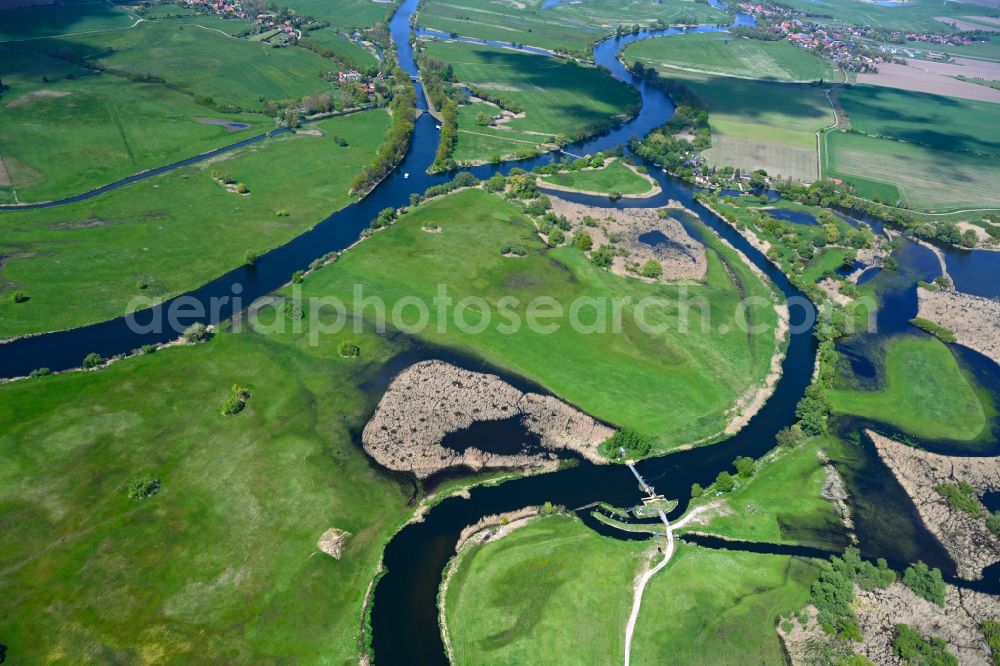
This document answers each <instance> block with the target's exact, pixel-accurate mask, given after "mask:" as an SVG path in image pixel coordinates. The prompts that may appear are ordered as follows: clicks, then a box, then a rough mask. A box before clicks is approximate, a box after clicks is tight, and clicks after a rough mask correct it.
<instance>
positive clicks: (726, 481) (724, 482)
mask: <svg viewBox="0 0 1000 666" xmlns="http://www.w3.org/2000/svg"><path fill="white" fill-rule="evenodd" d="M715 487H716V488H717V489H718V490H719V491H720V492H724V493H728V492H730V491H731V490H732V489H733V488H735V487H736V481H735V480H733V477H732V475H731V474H730V473H729V472H725V471H723V472H719V475H718V476H716V477H715Z"/></svg>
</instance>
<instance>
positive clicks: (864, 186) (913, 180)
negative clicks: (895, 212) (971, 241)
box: [823, 131, 1000, 212]
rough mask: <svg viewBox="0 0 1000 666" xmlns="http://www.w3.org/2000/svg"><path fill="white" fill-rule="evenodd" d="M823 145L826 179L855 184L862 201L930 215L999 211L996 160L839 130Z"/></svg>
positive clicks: (999, 171)
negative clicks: (904, 206)
mask: <svg viewBox="0 0 1000 666" xmlns="http://www.w3.org/2000/svg"><path fill="white" fill-rule="evenodd" d="M823 141H824V146H825V147H824V149H823V162H824V166H823V175H824V176H827V177H833V178H841V179H843V180H845V181H846V182H849V183H851V184H852V185H854V186H855V187H856V188H857V192H858V194H859V195H860V196H863V197H868V198H874V197H876V196H878V197H879V198H880V199H881V200H883V201H887V202H890V203H896V202H897V201H900V200H901V201H902V202H903V203H905V204H907V205H909V206H911V207H913V208H915V209H918V210H925V211H930V212H947V211H950V210H957V209H962V208H977V207H978V208H982V207H995V206H996V184H997V182H998V179H1000V166H998V161H997V158H996V157H994V156H982V157H981V156H978V155H971V154H969V153H959V152H950V151H943V150H931V149H929V148H925V147H923V146H919V145H915V144H911V143H903V142H901V141H893V140H891V139H880V138H876V137H870V136H867V135H864V134H856V133H845V132H838V131H833V132H828V133H827V134H825V135H824V138H823Z"/></svg>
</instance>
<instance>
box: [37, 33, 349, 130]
mask: <svg viewBox="0 0 1000 666" xmlns="http://www.w3.org/2000/svg"><path fill="white" fill-rule="evenodd" d="M45 48H47V49H49V50H50V51H51V52H58V51H60V50H63V49H70V50H71V51H72V52H73V53H75V54H77V55H81V56H82V55H86V56H87V57H90V58H94V59H96V60H97V61H98V63H100V64H101V65H103V66H106V67H111V68H115V69H118V70H121V71H124V72H128V73H130V74H147V75H152V76H157V77H160V78H162V79H164V80H166V81H168V82H169V83H172V84H174V85H176V86H179V87H180V88H182V89H183V90H185V91H186V92H188V93H190V94H193V95H197V96H203V97H211V98H212V99H213V100H215V102H216V103H218V104H233V105H237V106H239V107H242V108H244V109H252V110H259V109H261V108H262V107H263V105H264V101H265V100H283V99H293V98H297V97H301V96H303V95H311V94H315V93H321V92H324V91H329V90H331V85H330V84H329V83H328V82H326V81H324V80H323V79H322V78H321V73H323V72H328V71H330V70H332V69H335V66H334V65H333V64H332V63H331V62H330V61H328V60H326V59H325V58H322V57H320V56H319V55H316V54H315V53H313V52H311V51H308V50H306V49H303V48H298V47H290V48H273V47H271V46H269V45H267V44H263V43H260V42H251V41H249V40H245V39H235V38H233V37H230V36H227V35H223V34H220V33H218V32H216V31H215V30H214V29H207V28H203V27H201V26H199V25H195V24H185V23H183V22H175V21H169V22H168V21H155V22H147V23H141V24H139V25H138V26H136V27H135V28H133V29H131V30H124V31H118V32H110V33H101V34H98V35H81V36H79V37H75V38H74V39H73V40H72V41H71V42H70V41H67V40H50V41H48V42H46V43H45ZM110 49H113V51H110Z"/></svg>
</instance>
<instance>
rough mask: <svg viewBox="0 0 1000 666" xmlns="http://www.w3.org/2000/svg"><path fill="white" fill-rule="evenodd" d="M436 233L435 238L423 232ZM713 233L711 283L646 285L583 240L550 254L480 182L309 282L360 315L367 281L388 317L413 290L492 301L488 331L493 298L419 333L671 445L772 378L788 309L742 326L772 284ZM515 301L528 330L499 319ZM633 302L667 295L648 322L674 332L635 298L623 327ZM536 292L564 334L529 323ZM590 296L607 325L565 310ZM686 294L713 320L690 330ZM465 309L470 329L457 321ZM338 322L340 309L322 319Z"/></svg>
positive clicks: (308, 290) (760, 312) (702, 431)
mask: <svg viewBox="0 0 1000 666" xmlns="http://www.w3.org/2000/svg"><path fill="white" fill-rule="evenodd" d="M435 227H436V228H438V232H437V233H428V232H427V231H425V230H424V229H425V228H429V229H433V228H435ZM706 238H707V239H708V258H709V262H708V275H707V284H688V285H671V284H658V285H656V284H648V283H644V282H640V281H638V280H634V279H627V278H622V277H618V276H615V275H612V274H610V273H608V272H607V271H604V270H601V269H598V268H597V267H595V266H594V265H593V264H592V263H591V262H590V260H589V259H588V258H587V257H586V255H584V253H583V252H581V251H580V250H578V249H576V248H575V247H566V246H563V247H558V248H553V249H548V248H546V246H545V245H544V243H542V241H541V240H540V239H539V238H538V236H537V235H536V234H535V232H534V227H533V225H532V224H531V222H530V221H529V220H528V218H526V217H525V216H524V215H523V214H522V213H521V212H520V206H517V205H515V204H512V203H508V202H504V201H503V200H502V199H500V198H499V197H498V196H497V195H492V194H488V193H486V192H484V191H482V190H465V191H462V192H458V193H456V194H453V195H449V196H446V197H443V198H439V199H436V200H433V201H429V202H426V203H424V204H422V205H420V206H419V207H418V208H417V209H416V210H415V211H412V212H410V213H407V214H406V215H404V216H403V217H402V218H401V220H400V221H399V222H397V223H396V224H395V225H394V226H393V227H390V228H389V229H387V230H385V231H383V232H379V233H377V234H376V235H375V236H374V237H373V238H371V239H369V240H367V241H365V242H364V243H363V244H362V245H360V246H359V247H357V248H356V249H355V250H352V251H351V252H348V253H347V254H345V255H344V256H343V257H341V259H340V260H339V261H338V262H337V264H336V265H335V266H334V267H333V268H332V269H331V270H324V271H320V272H318V273H316V274H315V275H312V276H309V277H308V278H307V279H306V281H305V282H304V284H303V287H304V290H303V293H304V295H305V296H306V297H310V296H326V295H337V296H338V297H340V298H342V299H344V300H345V301H346V304H347V309H348V311H352V309H353V307H354V304H355V303H357V302H358V301H357V297H356V296H354V295H353V293H352V290H353V289H354V286H355V285H361V286H362V287H363V296H364V297H365V298H368V297H371V296H378V297H380V298H381V299H383V301H384V303H385V306H384V307H385V311H386V312H387V313H391V310H392V308H393V307H394V306H396V304H397V303H404V304H405V303H406V301H404V300H402V299H406V298H411V297H416V298H417V299H418V300H420V301H422V302H423V303H426V304H428V306H429V305H430V304H431V303H432V301H433V299H434V298H435V297H436V296H437V295H438V293H439V292H438V290H439V289H445V290H446V293H447V295H448V296H449V297H451V298H452V299H454V302H457V301H458V300H459V299H462V298H465V297H480V298H482V299H484V300H485V304H486V307H488V314H489V315H490V316H491V318H490V319H489V320H486V324H485V330H482V331H481V332H475V331H472V330H471V329H474V328H475V327H476V326H477V325H479V324H481V322H482V321H484V320H485V318H484V317H482V316H481V315H480V314H479V313H480V312H481V310H480V308H481V307H482V305H474V304H473V305H470V306H468V307H463V308H455V306H454V305H453V306H452V307H451V308H450V309H444V310H442V311H440V312H439V311H438V309H437V307H429V312H428V319H427V322H428V325H427V326H426V327H424V328H423V330H422V331H421V332H420V333H419V335H420V336H422V337H424V338H426V339H428V340H429V341H431V342H433V343H435V344H440V345H445V346H450V347H457V348H459V349H461V350H463V351H465V352H468V353H471V354H474V355H477V356H481V357H483V358H485V359H486V360H488V361H490V362H491V363H493V364H495V365H497V366H500V367H503V368H506V369H508V370H511V371H513V372H516V373H519V374H521V375H524V376H526V377H529V378H531V379H534V380H536V381H538V382H539V383H541V384H542V385H544V386H545V387H546V388H548V389H549V390H551V391H553V392H554V393H555V394H556V395H558V396H560V397H561V398H563V399H565V400H568V401H569V402H571V403H573V404H575V405H577V406H578V407H580V408H582V409H583V410H584V411H587V412H589V413H591V414H593V415H595V416H597V417H599V418H602V419H606V420H608V421H610V422H612V423H615V424H618V425H624V426H630V427H632V428H635V429H637V430H639V431H641V432H643V433H646V434H648V435H650V436H652V437H655V438H656V443H655V448H656V449H657V450H660V451H666V450H669V449H671V448H674V447H676V446H678V445H680V444H685V443H689V442H692V441H696V440H700V439H702V438H705V437H708V436H710V435H713V434H715V433H718V432H719V431H721V430H722V429H723V428H724V427H725V424H726V422H727V420H728V419H727V417H726V414H725V412H726V411H727V410H728V409H730V408H731V407H732V406H733V405H734V404H735V402H736V400H737V398H738V397H739V396H741V395H742V394H744V393H745V392H746V391H747V390H748V389H750V388H751V387H753V386H755V385H758V384H760V383H761V382H762V380H763V378H764V377H765V376H766V375H767V373H768V369H769V366H770V361H771V356H772V353H773V351H774V326H775V322H776V314H775V312H774V310H773V309H772V307H771V306H770V305H768V306H764V305H761V306H752V307H750V308H749V309H748V312H747V314H748V317H749V319H750V320H751V321H753V322H756V323H760V324H763V325H764V326H763V330H764V331H765V332H763V333H758V334H751V335H748V334H747V333H746V332H744V331H741V330H740V326H739V325H738V322H737V317H738V311H737V306H738V304H739V302H740V298H741V292H740V288H742V289H743V290H744V292H745V294H746V295H747V296H760V297H762V298H764V299H765V301H764V302H772V299H773V296H772V295H771V293H770V290H769V289H768V288H767V287H765V286H764V285H763V284H762V283H761V282H760V281H759V279H758V278H757V277H756V276H754V274H753V273H752V272H751V271H750V269H749V268H748V267H747V266H746V265H744V264H743V263H742V261H741V260H740V259H738V258H737V257H736V256H735V255H734V254H733V252H732V251H731V250H729V249H728V248H725V247H724V246H723V245H722V244H721V243H720V242H719V241H718V240H717V239H716V238H715V237H714V236H713V235H712V234H711V232H707V231H706ZM505 243H512V244H517V245H520V246H522V247H523V248H524V250H525V256H523V257H509V256H503V255H502V254H501V249H502V247H503V246H504V245H505ZM723 260H724V261H725V262H726V263H727V265H728V267H729V269H731V270H732V271H733V275H734V276H735V277H736V279H738V280H739V284H740V286H739V287H738V286H737V284H736V283H735V282H734V280H733V277H732V276H730V274H729V273H728V272H727V268H726V266H724V265H723V263H722V262H723ZM504 297H513V298H515V299H518V302H517V303H516V304H513V306H512V307H510V308H509V312H510V313H512V314H513V315H514V316H516V317H517V318H518V319H519V321H520V322H521V324H522V325H520V326H518V327H515V329H516V330H513V331H510V330H507V327H506V326H502V324H504V323H505V322H507V321H508V319H507V315H506V314H504V315H501V314H500V313H499V312H500V310H499V306H498V303H499V301H500V299H502V298H504ZM624 297H628V298H630V299H632V300H631V302H632V303H633V304H635V303H638V302H639V301H640V300H641V299H643V298H645V297H655V298H663V299H666V300H667V303H668V304H669V305H668V307H667V308H666V309H662V308H659V307H656V308H648V309H647V310H646V312H645V316H646V317H647V321H648V322H649V323H650V324H654V323H655V324H663V325H664V326H665V327H666V332H665V333H659V334H651V333H648V332H644V331H643V330H641V329H640V328H639V327H638V325H637V323H636V318H635V316H634V314H635V308H634V305H625V306H624V307H623V309H622V313H623V316H622V317H621V320H622V327H621V332H614V327H613V326H612V325H611V324H610V323H609V319H608V317H607V315H608V313H611V312H612V310H611V301H610V299H612V298H624ZM535 298H544V299H554V301H555V302H556V303H557V304H558V306H559V307H560V308H562V312H563V313H564V316H562V317H558V318H555V319H551V318H550V319H543V320H541V321H542V322H543V323H544V324H545V325H546V327H547V326H548V325H549V324H552V323H555V324H556V325H557V329H558V330H555V331H549V332H543V331H544V329H538V328H536V329H535V330H532V328H531V327H529V326H528V325H527V308H528V304H529V302H531V301H532V300H533V299H535ZM580 298H591V299H593V298H596V299H601V300H603V301H604V303H605V305H604V308H605V310H604V316H602V317H601V319H600V320H599V321H602V322H605V324H606V327H605V330H604V331H601V330H600V328H594V329H593V330H589V332H578V331H577V330H574V328H573V326H572V324H571V321H570V320H569V319H568V318H567V317H566V316H565V313H567V312H568V311H569V309H570V307H571V306H572V304H573V303H574V301H576V300H577V299H580ZM680 298H685V299H694V300H693V301H688V302H692V303H698V302H700V301H701V299H702V298H703V299H705V300H706V301H707V303H708V305H709V310H708V311H707V312H705V313H704V316H703V313H702V309H701V308H700V307H699V306H692V307H691V308H690V312H689V316H690V319H689V321H688V325H687V330H686V331H683V332H682V331H681V330H680V329H681V322H682V319H681V313H680V311H679V309H678V303H679V299H680ZM456 309H458V310H459V311H460V314H461V316H462V318H463V320H464V321H465V322H467V323H466V324H465V327H466V329H467V330H468V332H463V331H462V330H461V329H460V327H459V326H458V325H456V323H455V312H454V311H455V310H456ZM546 311H549V310H546ZM364 314H365V317H366V318H369V319H370V318H371V317H373V316H374V315H375V314H376V312H375V309H374V308H373V307H371V306H366V310H365V313H364ZM333 317H334V313H333V312H332V311H329V312H327V313H326V315H325V318H324V319H323V321H330V320H332V318H333ZM403 319H404V323H406V324H413V323H415V322H416V321H417V320H418V316H417V310H416V309H415V308H414V307H407V309H406V310H404V311H403ZM595 321H597V318H596V316H595V310H594V307H593V306H587V307H586V308H584V309H582V310H581V311H580V317H579V322H580V323H583V324H585V325H586V326H587V327H589V326H590V325H593V324H595ZM439 326H440V328H441V330H439ZM706 326H707V329H704V330H703V327H706ZM587 327H585V328H584V329H582V330H584V331H587V330H588V328H587ZM665 405H669V409H666V408H665V407H664V406H665Z"/></svg>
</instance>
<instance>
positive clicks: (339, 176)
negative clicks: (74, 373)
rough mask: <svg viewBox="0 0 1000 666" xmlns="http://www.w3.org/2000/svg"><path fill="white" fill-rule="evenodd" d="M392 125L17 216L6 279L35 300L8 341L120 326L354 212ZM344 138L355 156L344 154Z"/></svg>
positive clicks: (258, 151)
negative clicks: (152, 302) (143, 303)
mask: <svg viewBox="0 0 1000 666" xmlns="http://www.w3.org/2000/svg"><path fill="white" fill-rule="evenodd" d="M388 125H389V117H388V115H387V114H386V113H385V112H384V111H371V112H365V113H361V114H355V115H351V116H346V117H343V118H333V119H330V120H325V121H321V122H319V123H317V124H315V125H314V127H316V128H318V129H320V130H321V131H322V132H324V136H322V137H315V136H307V135H302V134H299V135H295V136H282V137H279V138H275V139H272V140H270V141H268V142H264V143H259V144H255V145H254V146H253V147H250V148H244V149H242V150H241V151H239V152H238V153H232V154H229V156H227V157H224V158H220V159H218V160H216V161H213V163H212V164H201V165H196V166H191V167H186V168H184V169H180V170H178V171H174V172H171V173H169V174H164V175H162V176H158V177H156V178H153V179H150V180H146V181H143V182H140V183H135V184H133V185H130V186H128V187H125V188H122V189H119V190H115V191H113V192H110V193H108V194H105V195H102V196H101V197H99V198H96V199H91V200H88V201H85V202H81V203H78V204H71V205H68V206H63V207H60V208H56V209H51V210H36V211H18V212H13V213H6V214H5V215H4V233H3V236H2V237H0V254H2V255H5V256H6V257H8V258H9V259H8V261H6V262H5V263H4V266H3V270H2V272H0V276H2V277H0V279H2V280H3V282H4V283H6V284H7V285H9V287H8V288H9V289H18V290H20V291H23V292H24V293H26V294H27V295H29V296H30V299H31V300H29V301H28V302H26V303H17V304H15V303H13V301H12V299H10V298H9V296H8V294H7V293H6V292H5V293H4V294H3V298H2V299H0V335H2V336H15V335H24V334H27V333H37V332H42V331H49V330H54V329H62V328H68V327H73V326H79V325H81V324H85V323H90V322H94V321H100V320H103V319H107V318H111V317H116V316H120V315H122V314H123V312H124V309H125V306H126V304H127V303H128V301H129V300H130V299H131V298H133V297H135V296H138V295H144V296H149V297H152V298H162V297H166V296H169V295H173V294H178V293H181V292H184V291H188V290H190V289H193V288H194V287H197V286H199V285H201V284H204V283H205V282H207V281H209V280H210V279H212V278H213V277H216V276H218V275H221V274H222V273H224V272H226V271H227V270H229V269H231V268H234V267H236V266H239V265H240V264H242V263H243V257H244V255H245V253H246V252H247V251H253V252H255V253H258V254H262V253H263V252H264V251H265V250H267V249H269V248H271V247H274V246H276V245H280V244H281V243H284V242H287V241H288V240H290V239H291V238H293V237H294V236H296V235H298V234H300V233H301V232H302V231H304V230H305V229H308V228H310V227H312V226H313V225H314V224H316V223H317V222H318V221H319V220H321V219H322V218H323V217H325V216H326V215H327V214H329V213H330V212H332V211H334V210H336V209H337V208H340V207H342V206H344V205H345V204H346V203H347V202H348V201H350V197H349V195H348V193H347V189H348V187H349V185H350V182H351V179H352V178H353V177H354V175H355V174H356V173H357V172H358V171H359V170H360V169H361V168H362V167H363V166H364V165H366V164H368V163H369V162H370V161H371V160H372V159H373V157H374V155H375V151H376V150H377V149H378V147H379V145H380V143H381V138H382V136H383V134H384V132H385V130H386V129H387V128H388ZM337 135H339V136H343V137H349V139H348V140H349V145H348V146H347V147H341V146H338V145H336V143H335V142H334V141H333V137H334V136H337ZM215 169H219V170H221V171H222V172H223V173H224V174H228V175H229V176H231V177H232V178H233V179H235V180H236V181H239V182H243V183H245V184H246V185H247V186H248V187H249V189H250V194H249V196H240V195H239V194H236V193H235V192H228V191H226V189H225V188H224V187H223V186H222V185H220V184H219V183H217V182H216V181H215V180H214V179H213V178H212V171H213V170H215ZM275 174H280V177H277V176H275ZM278 210H284V211H287V213H288V215H287V216H278V215H277V214H276V211H278ZM140 281H141V282H142V283H143V284H146V285H147V286H146V288H145V289H140V288H139V283H140Z"/></svg>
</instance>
